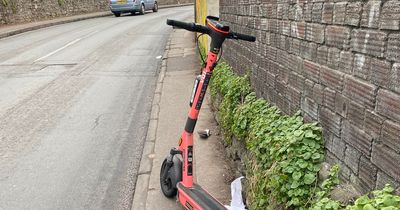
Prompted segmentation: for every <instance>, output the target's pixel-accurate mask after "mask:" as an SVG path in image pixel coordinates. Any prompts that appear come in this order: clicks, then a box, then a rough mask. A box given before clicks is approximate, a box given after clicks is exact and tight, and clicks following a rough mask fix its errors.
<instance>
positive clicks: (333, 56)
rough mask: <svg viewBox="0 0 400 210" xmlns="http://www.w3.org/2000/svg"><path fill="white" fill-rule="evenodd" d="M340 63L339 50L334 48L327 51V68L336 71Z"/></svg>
mask: <svg viewBox="0 0 400 210" xmlns="http://www.w3.org/2000/svg"><path fill="white" fill-rule="evenodd" d="M339 62H340V50H339V49H337V48H335V47H330V48H329V49H328V61H327V65H328V67H329V68H333V69H338V68H339Z"/></svg>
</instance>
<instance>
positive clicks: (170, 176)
mask: <svg viewBox="0 0 400 210" xmlns="http://www.w3.org/2000/svg"><path fill="white" fill-rule="evenodd" d="M175 169H176V166H174V162H170V163H168V158H165V159H164V161H163V163H162V165H161V171H160V185H161V191H162V192H163V194H164V195H165V197H168V198H173V197H175V196H176V194H177V192H178V189H177V187H176V184H177V183H178V181H180V180H178V179H179V178H178V176H179V175H178V174H177V173H176V172H177V171H176V170H175ZM178 173H179V172H178Z"/></svg>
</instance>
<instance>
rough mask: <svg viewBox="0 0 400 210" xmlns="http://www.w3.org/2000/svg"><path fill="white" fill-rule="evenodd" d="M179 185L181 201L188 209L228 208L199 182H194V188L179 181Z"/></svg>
mask: <svg viewBox="0 0 400 210" xmlns="http://www.w3.org/2000/svg"><path fill="white" fill-rule="evenodd" d="M177 187H178V192H179V193H178V196H179V201H180V202H181V204H182V205H183V206H184V207H185V208H186V209H190V210H226V208H225V207H224V206H223V205H222V204H221V203H220V202H218V201H217V200H216V199H215V198H214V197H212V196H211V195H210V194H209V193H208V192H207V191H205V190H204V189H203V188H201V187H200V186H199V185H197V184H193V187H192V188H187V187H185V186H183V184H182V183H181V182H179V183H178V185H177Z"/></svg>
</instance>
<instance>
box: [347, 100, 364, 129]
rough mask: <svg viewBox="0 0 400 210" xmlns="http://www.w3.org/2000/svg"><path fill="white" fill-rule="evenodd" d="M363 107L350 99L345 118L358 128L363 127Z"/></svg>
mask: <svg viewBox="0 0 400 210" xmlns="http://www.w3.org/2000/svg"><path fill="white" fill-rule="evenodd" d="M364 111H365V109H364V107H362V106H361V105H359V104H357V103H356V101H350V103H349V104H348V109H347V120H349V121H350V122H351V123H352V124H353V125H356V126H357V127H359V128H363V124H364Z"/></svg>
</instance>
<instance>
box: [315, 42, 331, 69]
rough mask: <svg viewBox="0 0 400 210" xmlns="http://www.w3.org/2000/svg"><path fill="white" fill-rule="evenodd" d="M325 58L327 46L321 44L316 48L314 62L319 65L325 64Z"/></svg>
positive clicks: (326, 56)
mask: <svg viewBox="0 0 400 210" xmlns="http://www.w3.org/2000/svg"><path fill="white" fill-rule="evenodd" d="M327 60H328V47H326V46H325V45H322V46H320V47H318V48H317V60H316V62H317V63H319V64H321V65H325V64H326V63H327Z"/></svg>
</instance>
